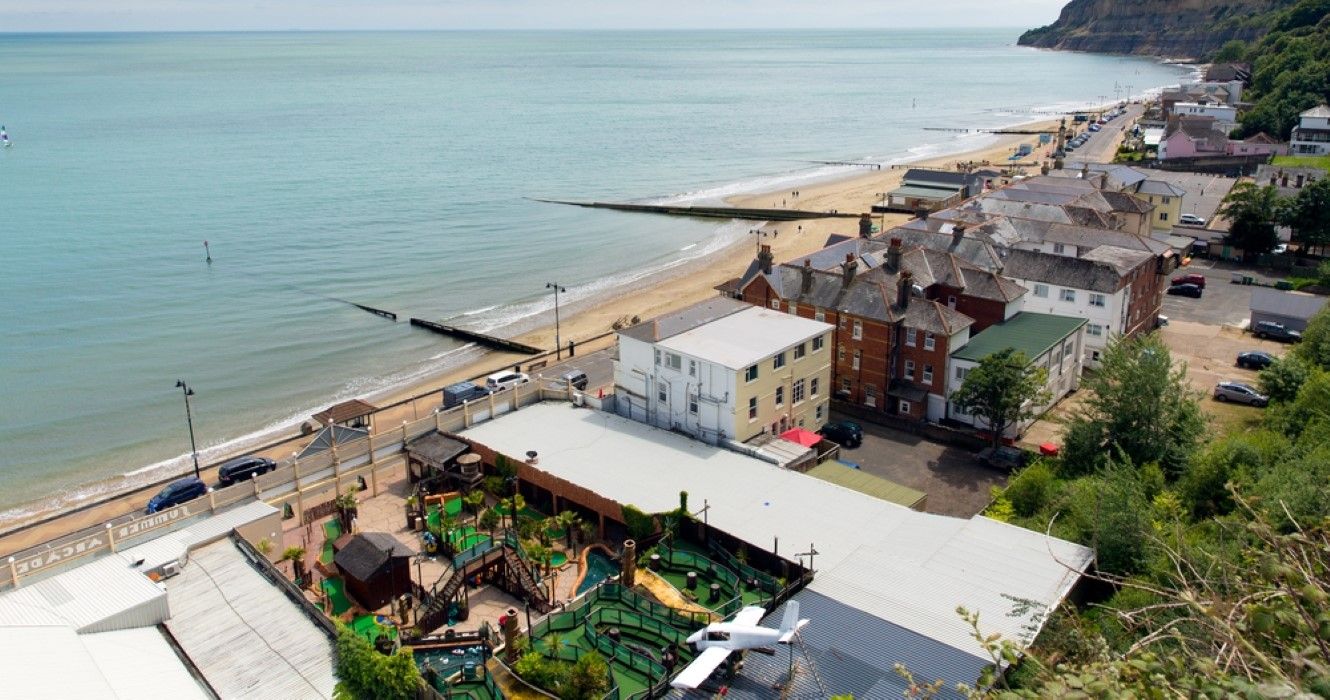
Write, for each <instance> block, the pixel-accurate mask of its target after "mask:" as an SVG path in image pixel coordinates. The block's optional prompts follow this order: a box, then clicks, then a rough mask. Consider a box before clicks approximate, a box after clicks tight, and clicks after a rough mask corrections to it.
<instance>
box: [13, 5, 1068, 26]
mask: <svg viewBox="0 0 1330 700" xmlns="http://www.w3.org/2000/svg"><path fill="white" fill-rule="evenodd" d="M1065 2H1066V0H931V1H930V0H816V1H814V0H618V1H614V0H0V33H2V32H34V31H37V32H40V31H209V30H287V29H311V30H354V29H620V28H649V29H746V28H752V29H766V28H802V29H807V28H854V27H862V28H878V27H886V28H905V27H1025V28H1028V27H1036V26H1041V25H1044V24H1048V23H1050V22H1052V21H1053V20H1055V19H1057V15H1058V12H1059V10H1061V8H1062V6H1063V5H1064V4H1065Z"/></svg>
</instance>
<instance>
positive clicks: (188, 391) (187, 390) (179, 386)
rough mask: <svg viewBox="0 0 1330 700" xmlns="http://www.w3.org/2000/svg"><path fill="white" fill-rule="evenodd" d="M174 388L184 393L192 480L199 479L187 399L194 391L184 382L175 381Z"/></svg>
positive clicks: (197, 449)
mask: <svg viewBox="0 0 1330 700" xmlns="http://www.w3.org/2000/svg"><path fill="white" fill-rule="evenodd" d="M175 388H177V389H180V390H182V391H184V392H185V420H186V421H187V422H188V423H189V451H190V453H191V454H193V455H194V478H196V479H201V478H203V477H201V476H199V448H198V445H196V444H195V443H194V415H193V414H192V413H191V412H190V410H189V397H191V396H193V395H194V390H193V389H191V388H189V385H188V384H186V383H185V382H184V380H177V381H176V383H175Z"/></svg>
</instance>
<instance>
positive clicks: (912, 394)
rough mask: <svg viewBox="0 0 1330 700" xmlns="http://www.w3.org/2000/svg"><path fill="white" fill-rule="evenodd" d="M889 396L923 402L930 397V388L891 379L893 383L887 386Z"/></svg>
mask: <svg viewBox="0 0 1330 700" xmlns="http://www.w3.org/2000/svg"><path fill="white" fill-rule="evenodd" d="M887 396H890V397H892V398H894V399H905V400H906V401H912V402H914V403H923V402H924V401H925V400H927V399H928V390H927V389H924V388H923V387H917V386H915V385H913V384H910V383H909V382H903V381H901V380H899V379H893V380H891V385H890V386H888V387H887Z"/></svg>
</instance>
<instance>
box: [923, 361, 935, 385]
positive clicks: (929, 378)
mask: <svg viewBox="0 0 1330 700" xmlns="http://www.w3.org/2000/svg"><path fill="white" fill-rule="evenodd" d="M924 383H925V384H932V383H933V365H924Z"/></svg>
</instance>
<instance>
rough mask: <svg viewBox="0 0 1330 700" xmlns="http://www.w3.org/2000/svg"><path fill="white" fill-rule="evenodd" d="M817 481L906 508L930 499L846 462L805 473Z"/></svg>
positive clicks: (819, 466)
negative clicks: (827, 482) (826, 482)
mask: <svg viewBox="0 0 1330 700" xmlns="http://www.w3.org/2000/svg"><path fill="white" fill-rule="evenodd" d="M805 473H806V474H808V475H809V476H811V477H813V478H815V479H821V480H823V481H829V482H831V483H833V484H836V485H838V486H844V487H845V488H847V489H851V490H853V491H858V492H859V493H863V494H867V495H869V496H872V497H873V498H880V499H882V500H884V501H890V502H892V503H895V504H897V505H902V506H905V507H906V508H914V507H915V506H917V505H919V504H920V503H922V502H923V500H924V499H925V498H928V494H926V493H924V492H923V491H917V490H915V489H912V488H910V487H908V486H902V485H901V484H898V483H896V482H894V481H888V480H886V479H883V478H882V477H880V476H874V475H872V474H869V473H868V472H866V471H862V470H860V469H859V468H858V467H852V466H850V465H848V464H846V463H844V462H840V461H837V460H828V461H826V462H823V463H821V464H819V465H817V466H816V467H813V468H812V469H809V470H808V471H807V472H805Z"/></svg>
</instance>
